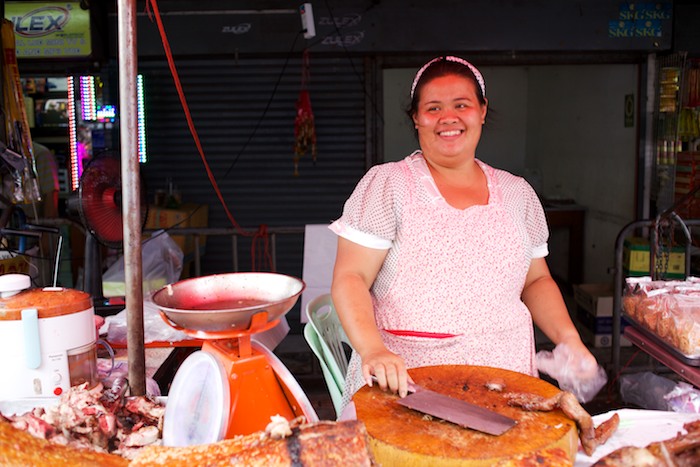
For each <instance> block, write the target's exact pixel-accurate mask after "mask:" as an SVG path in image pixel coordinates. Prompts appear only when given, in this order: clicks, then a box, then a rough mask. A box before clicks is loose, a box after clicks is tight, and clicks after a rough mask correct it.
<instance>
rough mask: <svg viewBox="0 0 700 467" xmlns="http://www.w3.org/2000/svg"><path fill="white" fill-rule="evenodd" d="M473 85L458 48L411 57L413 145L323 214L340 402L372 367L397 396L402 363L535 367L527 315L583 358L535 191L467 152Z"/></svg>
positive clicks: (474, 111)
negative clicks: (349, 349)
mask: <svg viewBox="0 0 700 467" xmlns="http://www.w3.org/2000/svg"><path fill="white" fill-rule="evenodd" d="M485 92H486V84H485V82H484V79H483V77H482V75H481V73H480V72H479V70H478V69H477V68H476V67H474V66H473V65H472V64H470V63H469V62H467V61H465V60H463V59H461V58H458V57H450V56H448V57H439V58H437V59H435V60H432V61H431V62H428V63H427V64H426V65H425V66H424V67H423V68H421V69H420V70H419V72H418V73H417V75H416V77H415V79H414V82H413V86H412V91H411V106H410V109H409V111H408V113H409V116H410V117H411V118H412V121H413V122H414V125H415V128H416V130H417V134H418V141H419V143H420V150H418V151H416V152H414V153H413V154H411V155H410V156H408V157H407V158H405V159H404V160H402V161H399V162H391V163H386V164H382V165H379V166H376V167H373V168H372V169H371V170H370V171H369V172H368V173H367V174H366V175H365V177H364V178H363V179H362V180H361V181H360V182H359V184H358V185H357V187H356V188H355V191H354V192H353V194H352V195H351V197H350V198H349V199H348V201H347V202H346V204H345V207H344V210H343V215H342V216H341V218H340V219H338V220H337V221H336V222H334V223H333V224H332V225H331V229H332V230H333V231H334V232H336V233H337V234H338V235H339V237H340V238H339V240H338V252H337V257H336V263H335V270H334V274H333V284H332V295H333V300H334V304H335V306H336V309H337V311H338V315H339V317H340V319H341V322H342V324H343V327H344V328H345V331H346V333H347V335H348V337H349V339H350V341H351V343H352V346H353V348H354V349H355V352H354V353H353V356H352V359H351V361H350V365H349V369H348V376H347V378H346V387H345V391H344V394H343V395H344V399H345V402H346V403H347V402H349V401H350V398H351V397H352V395H353V394H354V393H355V391H357V390H358V389H359V388H360V387H361V386H362V385H363V384H365V383H367V384H368V385H370V386H371V385H372V376H374V377H375V378H376V382H377V384H378V385H379V386H380V387H381V388H383V389H386V388H388V389H390V390H391V391H393V392H399V393H400V394H401V395H405V394H406V392H407V386H408V381H409V376H408V373H407V368H414V367H424V366H430V365H441V364H461V365H464V364H467V365H480V366H489V367H496V368H504V369H508V370H512V371H517V372H520V373H525V374H529V375H533V376H536V375H537V368H536V367H535V358H534V353H535V341H534V332H533V322H534V323H535V324H537V325H538V327H539V328H540V329H541V330H542V331H543V332H544V333H545V334H546V335H547V336H548V337H549V338H550V339H551V341H552V342H553V343H554V344H557V345H559V344H565V345H567V346H568V347H569V348H570V349H571V350H572V353H573V354H574V355H575V358H577V359H578V360H580V361H583V362H587V363H589V364H590V365H589V366H585V365H584V366H585V367H590V368H591V369H593V370H595V369H597V365H595V358H594V357H593V356H592V355H591V353H590V352H589V351H588V349H587V348H586V347H585V345H584V344H583V343H582V342H581V339H580V338H579V335H578V333H577V331H576V329H575V328H574V326H573V324H572V322H571V319H570V318H569V314H568V311H567V308H566V306H565V304H564V301H563V299H562V297H561V293H560V292H559V288H558V286H557V285H556V283H555V282H554V280H553V279H552V277H551V275H550V273H549V269H548V267H547V263H546V261H545V256H546V255H547V253H548V248H547V239H548V230H547V223H546V219H545V216H544V211H543V209H542V205H541V204H540V201H539V199H538V197H537V195H536V194H535V191H534V190H533V189H532V187H531V186H530V185H529V184H528V183H527V182H526V181H525V180H524V179H523V178H521V177H517V176H515V175H512V174H510V173H508V172H506V171H504V170H499V169H495V168H493V167H491V166H489V165H487V164H486V163H484V162H482V161H480V160H479V159H477V158H476V148H477V146H478V144H479V140H480V137H481V128H482V125H483V124H484V119H485V117H486V113H487V109H488V101H487V100H486V97H485ZM594 373H595V372H591V373H590V374H587V373H584V374H582V375H580V377H581V378H582V379H586V378H589V377H592V376H595V374H594Z"/></svg>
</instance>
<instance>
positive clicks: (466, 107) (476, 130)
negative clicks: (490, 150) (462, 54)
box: [413, 75, 487, 167]
mask: <svg viewBox="0 0 700 467" xmlns="http://www.w3.org/2000/svg"><path fill="white" fill-rule="evenodd" d="M475 86H476V85H475V83H474V82H473V81H472V80H470V79H467V78H464V77H461V76H457V75H446V76H441V77H439V78H435V79H433V80H431V81H429V82H427V83H426V84H425V85H423V87H422V89H421V91H420V100H419V101H418V108H417V111H416V113H415V114H414V115H413V122H414V123H415V125H416V129H417V130H418V141H419V143H420V146H421V150H422V151H423V154H424V156H425V157H426V158H427V159H428V160H429V161H432V162H434V163H437V164H440V165H445V166H449V167H454V166H457V165H459V164H461V163H464V162H466V161H468V160H470V159H472V158H474V155H475V152H476V146H477V145H478V144H479V138H480V137H481V126H482V125H483V123H484V119H485V118H486V108H487V106H486V105H483V106H482V105H481V104H480V103H479V100H478V98H477V94H476V87H475Z"/></svg>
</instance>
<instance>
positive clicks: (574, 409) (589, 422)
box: [505, 391, 620, 456]
mask: <svg viewBox="0 0 700 467" xmlns="http://www.w3.org/2000/svg"><path fill="white" fill-rule="evenodd" d="M505 396H506V398H507V399H508V404H509V405H512V406H516V407H522V408H523V409H525V410H533V411H534V410H536V411H540V412H542V411H544V412H548V411H551V410H555V409H561V411H562V412H564V414H565V415H566V416H567V417H569V418H570V419H572V420H573V421H574V422H576V426H577V427H578V432H579V439H580V440H581V447H583V452H585V453H586V454H587V455H589V456H590V455H591V454H593V452H594V451H595V450H596V448H597V447H598V446H600V445H601V444H603V443H605V442H606V441H607V440H608V439H609V438H610V436H612V434H613V433H614V432H615V431H616V430H617V427H618V425H619V423H620V417H619V416H618V415H617V414H614V415H613V416H612V417H610V419H608V420H606V421H604V422H603V423H601V424H600V426H599V427H598V429H596V428H595V426H594V425H593V419H592V418H591V415H590V414H589V413H588V412H586V409H584V408H583V406H581V404H579V402H578V400H577V399H576V396H574V395H573V394H571V393H570V392H568V391H560V392H558V393H557V394H555V395H554V396H552V397H548V398H545V397H542V396H539V395H537V394H527V393H508V394H506V395H505Z"/></svg>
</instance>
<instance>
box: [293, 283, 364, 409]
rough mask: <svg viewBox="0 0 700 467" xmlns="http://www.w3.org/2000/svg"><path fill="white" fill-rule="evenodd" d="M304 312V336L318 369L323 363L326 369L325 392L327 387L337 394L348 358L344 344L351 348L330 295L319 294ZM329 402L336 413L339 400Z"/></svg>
mask: <svg viewBox="0 0 700 467" xmlns="http://www.w3.org/2000/svg"><path fill="white" fill-rule="evenodd" d="M305 312H306V316H307V318H308V323H307V325H306V327H305V328H304V337H305V338H306V339H307V342H309V345H310V346H311V348H312V350H314V353H315V354H316V356H317V357H318V359H319V361H321V365H322V368H323V365H324V364H325V366H326V367H327V369H328V375H326V373H324V378H325V379H326V385H327V386H328V388H329V391H331V387H333V388H338V389H339V392H340V394H342V391H343V388H344V387H345V375H346V373H347V371H348V360H349V358H348V355H347V354H346V353H345V348H346V346H347V347H348V348H350V349H352V346H351V345H350V341H349V339H348V337H347V335H346V334H345V331H344V330H343V327H342V325H341V324H340V320H339V319H338V315H337V313H336V311H335V307H334V306H333V300H332V299H331V295H330V294H323V295H320V296H318V297H316V298H314V299H313V300H311V301H310V302H309V303H308V304H307V305H306V310H305ZM308 327H310V328H312V329H313V331H314V332H313V334H315V336H316V337H317V338H318V344H317V347H316V348H314V336H313V334H312V333H311V331H307V330H306V328H308ZM317 350H318V351H317ZM333 392H334V390H333V391H331V397H333ZM333 403H334V406H335V408H336V413H337V414H340V413H339V412H338V410H339V404H340V400H338V401H337V403H336V400H335V399H334V401H333Z"/></svg>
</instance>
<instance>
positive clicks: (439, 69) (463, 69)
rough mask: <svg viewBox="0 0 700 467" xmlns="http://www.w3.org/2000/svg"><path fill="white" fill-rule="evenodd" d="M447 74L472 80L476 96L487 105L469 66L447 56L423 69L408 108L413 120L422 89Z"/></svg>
mask: <svg viewBox="0 0 700 467" xmlns="http://www.w3.org/2000/svg"><path fill="white" fill-rule="evenodd" d="M447 75H457V76H461V77H463V78H466V79H468V80H470V81H471V82H472V83H474V88H475V89H476V97H477V99H478V100H479V103H480V104H481V105H486V99H485V98H484V93H483V92H482V91H481V86H480V85H479V82H478V81H477V80H476V76H474V73H473V72H472V71H471V70H470V69H469V67H468V66H466V65H463V64H462V63H459V62H454V61H450V60H447V59H445V58H443V59H441V60H437V61H435V62H433V63H431V64H430V65H428V67H427V68H426V69H425V70H424V71H423V74H421V76H420V78H419V79H418V82H417V83H416V86H415V89H414V90H413V96H412V98H411V103H410V104H409V107H408V108H407V109H406V113H407V114H408V117H409V118H410V119H411V120H413V115H414V114H415V113H416V112H417V111H418V101H419V100H420V95H421V91H422V90H423V86H425V84H426V83H428V82H430V81H432V80H434V79H435V78H441V77H443V76H447Z"/></svg>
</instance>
